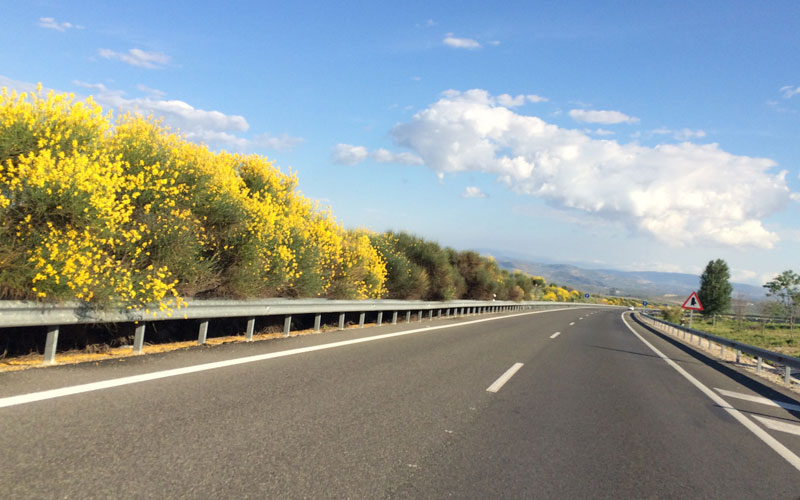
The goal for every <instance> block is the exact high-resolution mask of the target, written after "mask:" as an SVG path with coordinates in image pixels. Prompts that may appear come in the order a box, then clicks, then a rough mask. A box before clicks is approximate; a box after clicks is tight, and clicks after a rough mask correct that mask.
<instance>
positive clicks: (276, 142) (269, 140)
mask: <svg viewBox="0 0 800 500" xmlns="http://www.w3.org/2000/svg"><path fill="white" fill-rule="evenodd" d="M304 142H305V139H303V138H302V137H292V136H290V135H289V134H286V133H283V134H280V135H278V136H274V135H270V134H260V135H256V136H255V137H253V138H252V139H250V145H251V146H253V147H263V148H267V149H274V150H276V151H284V150H291V149H294V147H295V146H297V145H299V144H302V143H304Z"/></svg>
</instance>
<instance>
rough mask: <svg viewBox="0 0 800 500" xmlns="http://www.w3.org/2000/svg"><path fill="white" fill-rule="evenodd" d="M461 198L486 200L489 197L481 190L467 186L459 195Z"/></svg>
mask: <svg viewBox="0 0 800 500" xmlns="http://www.w3.org/2000/svg"><path fill="white" fill-rule="evenodd" d="M461 197H462V198H488V197H489V195H487V194H486V193H484V192H483V190H481V188H479V187H476V186H467V187H466V188H464V192H463V193H461Z"/></svg>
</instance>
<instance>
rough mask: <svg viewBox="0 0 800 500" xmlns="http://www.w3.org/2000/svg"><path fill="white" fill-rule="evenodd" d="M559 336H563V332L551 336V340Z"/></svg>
mask: <svg viewBox="0 0 800 500" xmlns="http://www.w3.org/2000/svg"><path fill="white" fill-rule="evenodd" d="M559 335H561V332H556V333H554V334H552V335H550V338H551V339H554V338H556V337H558V336H559Z"/></svg>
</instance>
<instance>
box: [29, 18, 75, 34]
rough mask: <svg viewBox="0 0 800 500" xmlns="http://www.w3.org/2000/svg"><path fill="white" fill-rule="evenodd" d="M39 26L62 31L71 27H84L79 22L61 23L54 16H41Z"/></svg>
mask: <svg viewBox="0 0 800 500" xmlns="http://www.w3.org/2000/svg"><path fill="white" fill-rule="evenodd" d="M39 26H41V27H42V28H47V29H51V30H56V31H61V32H64V31H67V30H69V29H76V30H82V29H83V26H81V25H79V24H72V23H59V22H58V21H56V20H55V18H52V17H40V18H39Z"/></svg>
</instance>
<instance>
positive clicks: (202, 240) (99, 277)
mask: <svg viewBox="0 0 800 500" xmlns="http://www.w3.org/2000/svg"><path fill="white" fill-rule="evenodd" d="M385 280H386V268H385V265H384V264H383V261H382V260H381V259H380V256H379V255H378V254H377V252H376V251H375V250H374V249H373V248H372V247H371V246H370V244H369V238H368V236H367V235H366V234H356V233H353V234H351V233H348V232H345V231H344V230H343V229H342V228H341V226H340V225H339V224H338V223H337V222H336V220H335V219H334V218H333V216H332V215H331V214H330V213H328V212H323V211H320V210H319V209H318V208H317V206H316V205H314V204H313V203H312V202H311V201H309V200H308V199H306V198H304V197H303V196H302V195H300V193H299V192H298V191H297V179H296V177H295V176H294V175H286V174H283V173H281V172H280V170H279V169H278V168H277V167H275V166H274V165H273V164H272V163H271V162H269V161H267V160H266V159H265V158H263V157H260V156H257V155H249V156H243V155H235V154H229V153H225V152H221V153H214V152H211V151H209V150H208V148H206V147H205V146H201V145H196V144H192V143H189V142H187V141H186V140H185V139H183V138H182V137H181V136H180V135H177V134H174V133H171V132H170V131H169V130H168V129H167V128H165V127H163V126H162V125H161V124H160V123H158V122H156V121H154V120H152V119H150V118H143V117H140V116H132V115H123V116H121V117H120V118H119V119H117V120H116V121H115V122H112V121H111V116H110V114H109V115H103V113H102V110H101V108H100V107H99V106H98V105H96V104H95V103H94V102H93V101H92V100H91V98H90V99H87V100H86V101H84V102H80V101H76V100H75V99H74V97H73V96H71V95H69V96H66V95H56V94H54V93H52V92H51V93H49V94H48V95H47V96H46V97H42V96H41V93H40V92H37V93H35V94H25V93H23V94H16V93H11V94H9V93H8V92H7V91H6V90H5V89H3V91H2V93H0V298H21V299H39V300H81V301H85V302H88V303H96V304H107V303H116V304H122V305H127V306H128V307H137V308H146V307H154V306H158V307H160V308H162V309H164V308H170V307H172V306H173V305H176V304H177V305H180V304H181V303H182V299H181V297H192V296H200V297H210V296H233V297H269V296H276V295H283V296H322V295H324V296H331V295H334V296H335V295H336V293H337V291H336V290H335V289H334V288H332V287H333V284H334V283H338V284H339V285H341V286H340V287H339V288H341V289H347V290H350V289H352V290H353V293H350V292H348V293H347V295H348V296H354V297H358V298H366V297H380V296H381V295H382V294H383V293H384V282H385Z"/></svg>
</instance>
